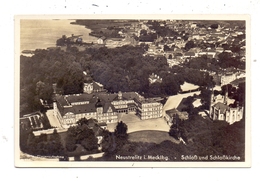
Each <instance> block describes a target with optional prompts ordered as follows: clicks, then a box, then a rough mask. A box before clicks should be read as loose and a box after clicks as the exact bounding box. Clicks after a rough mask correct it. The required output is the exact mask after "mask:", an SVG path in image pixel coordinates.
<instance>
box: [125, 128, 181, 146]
mask: <svg viewBox="0 0 260 181" xmlns="http://www.w3.org/2000/svg"><path fill="white" fill-rule="evenodd" d="M165 140H169V141H172V142H173V143H179V141H178V140H176V139H174V138H173V137H171V136H169V134H168V132H165V131H154V130H145V131H137V132H133V133H129V141H131V142H150V143H151V142H153V143H157V144H159V143H161V142H163V141H165Z"/></svg>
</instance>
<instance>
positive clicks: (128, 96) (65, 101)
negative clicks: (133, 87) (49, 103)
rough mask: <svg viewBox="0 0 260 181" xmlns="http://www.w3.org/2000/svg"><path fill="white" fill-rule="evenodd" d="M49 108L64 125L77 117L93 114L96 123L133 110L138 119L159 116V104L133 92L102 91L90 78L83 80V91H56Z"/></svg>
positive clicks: (116, 117)
mask: <svg viewBox="0 0 260 181" xmlns="http://www.w3.org/2000/svg"><path fill="white" fill-rule="evenodd" d="M53 108H54V115H55V116H56V117H57V118H58V120H59V121H60V123H61V125H62V127H64V128H66V127H69V126H71V125H74V124H75V123H76V122H77V121H78V120H79V119H81V118H86V119H90V118H94V119H96V120H98V123H113V122H118V113H129V112H134V113H136V114H137V115H138V116H139V117H140V119H142V120H144V119H152V118H159V117H162V108H163V105H162V104H161V103H159V102H157V101H155V100H154V99H145V98H144V97H143V96H141V95H139V94H138V93H136V92H124V93H122V92H118V93H114V94H111V93H106V92H105V91H104V89H103V86H102V85H101V84H99V83H96V82H92V83H88V84H84V93H83V94H73V95H56V99H55V101H54V103H53Z"/></svg>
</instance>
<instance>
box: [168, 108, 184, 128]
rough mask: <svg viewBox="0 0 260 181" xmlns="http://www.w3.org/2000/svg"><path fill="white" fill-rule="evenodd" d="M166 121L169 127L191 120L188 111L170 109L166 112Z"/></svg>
mask: <svg viewBox="0 0 260 181" xmlns="http://www.w3.org/2000/svg"><path fill="white" fill-rule="evenodd" d="M164 119H165V121H166V122H167V124H168V125H169V126H171V125H178V124H179V121H180V120H187V119H189V114H188V113H187V112H186V111H183V112H181V111H178V110H177V109H170V110H167V111H165V117H164Z"/></svg>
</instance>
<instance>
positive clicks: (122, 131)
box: [115, 121, 128, 139]
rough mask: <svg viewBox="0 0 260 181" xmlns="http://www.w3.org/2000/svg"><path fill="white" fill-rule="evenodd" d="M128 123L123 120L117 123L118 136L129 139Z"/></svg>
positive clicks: (116, 131)
mask: <svg viewBox="0 0 260 181" xmlns="http://www.w3.org/2000/svg"><path fill="white" fill-rule="evenodd" d="M127 129H128V128H127V125H126V124H125V123H123V122H122V121H120V122H118V123H117V126H116V129H115V135H116V137H117V138H122V139H127V137H128V134H127Z"/></svg>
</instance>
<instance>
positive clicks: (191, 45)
mask: <svg viewBox="0 0 260 181" xmlns="http://www.w3.org/2000/svg"><path fill="white" fill-rule="evenodd" d="M194 46H195V43H194V41H192V40H191V41H188V42H187V43H186V44H185V47H184V49H185V50H186V51H188V50H190V49H191V48H193V47H194Z"/></svg>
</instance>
